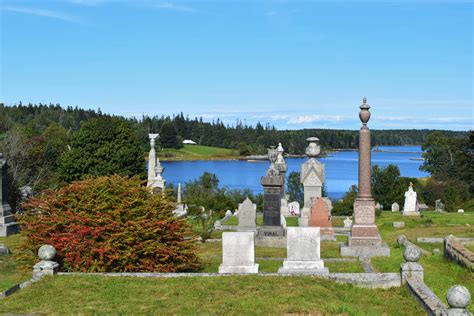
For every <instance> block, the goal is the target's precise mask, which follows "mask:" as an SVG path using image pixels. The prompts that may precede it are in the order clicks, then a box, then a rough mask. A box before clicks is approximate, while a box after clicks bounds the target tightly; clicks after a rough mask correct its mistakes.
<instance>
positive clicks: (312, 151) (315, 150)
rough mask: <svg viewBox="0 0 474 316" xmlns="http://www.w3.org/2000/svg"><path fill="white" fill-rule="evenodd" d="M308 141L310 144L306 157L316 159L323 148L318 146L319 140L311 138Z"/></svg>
mask: <svg viewBox="0 0 474 316" xmlns="http://www.w3.org/2000/svg"><path fill="white" fill-rule="evenodd" d="M306 141H307V142H308V147H306V155H307V156H308V157H309V158H316V157H317V156H318V155H319V153H320V152H321V148H320V147H319V144H318V142H319V138H317V137H309V138H307V139H306Z"/></svg>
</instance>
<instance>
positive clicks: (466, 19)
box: [0, 0, 474, 130]
mask: <svg viewBox="0 0 474 316" xmlns="http://www.w3.org/2000/svg"><path fill="white" fill-rule="evenodd" d="M0 18H1V41H0V44H1V49H0V52H1V55H0V59H1V65H0V66H1V69H0V70H1V71H0V72H1V77H0V80H1V82H0V102H4V103H6V104H13V103H18V102H19V101H22V102H23V103H28V102H32V103H37V102H43V103H50V102H51V103H60V104H62V105H64V106H67V105H72V106H76V105H77V106H79V107H83V108H94V109H97V108H101V110H102V111H103V112H107V113H113V114H118V115H124V116H141V115H142V114H148V115H155V114H158V115H161V114H165V115H167V114H173V113H178V112H184V113H185V114H189V115H190V116H191V117H194V116H202V117H203V118H204V119H205V120H209V121H210V120H215V119H217V118H221V119H222V120H223V121H224V122H226V123H230V124H232V123H234V122H235V121H236V119H237V118H239V119H241V120H245V121H246V122H247V123H252V124H254V123H256V122H257V121H261V122H269V123H271V124H274V125H275V126H277V127H278V128H280V129H286V128H288V129H299V128H311V127H314V128H349V129H356V128H358V127H359V126H360V122H359V120H358V106H359V105H360V103H361V100H362V97H363V96H367V98H368V101H369V102H368V103H369V104H370V105H371V106H372V109H371V110H372V119H371V121H370V122H369V125H370V126H371V127H372V128H379V129H380V128H384V129H387V128H435V129H455V130H468V129H472V128H473V107H474V105H473V34H472V33H473V2H472V1H458V0H445V1H442V0H398V1H397V0H393V1H389V0H379V1H375V0H373V1H351V0H334V1H329V0H328V1H276V0H275V1H263V0H262V1H250V0H247V1H224V0H222V1H217V0H215V1H158V0H156V1H153V0H135V1H131V0H128V1H127V0H122V1H120V0H116V1H114V0H109V1H107V0H62V1H60V0H57V1H48V0H42V1H38V0H36V1H22V0H16V1H9V0H0Z"/></svg>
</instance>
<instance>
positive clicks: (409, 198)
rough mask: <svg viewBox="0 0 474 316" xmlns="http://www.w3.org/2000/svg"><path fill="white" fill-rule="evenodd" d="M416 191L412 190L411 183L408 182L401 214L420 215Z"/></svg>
mask: <svg viewBox="0 0 474 316" xmlns="http://www.w3.org/2000/svg"><path fill="white" fill-rule="evenodd" d="M416 195H417V194H416V192H415V191H413V184H412V183H411V182H410V186H409V187H408V191H406V192H405V204H404V205H403V216H420V212H419V211H418V208H417V201H416Z"/></svg>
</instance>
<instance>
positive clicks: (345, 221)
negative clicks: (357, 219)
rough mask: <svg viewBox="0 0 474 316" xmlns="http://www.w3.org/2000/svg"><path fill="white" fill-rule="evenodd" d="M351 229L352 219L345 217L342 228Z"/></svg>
mask: <svg viewBox="0 0 474 316" xmlns="http://www.w3.org/2000/svg"><path fill="white" fill-rule="evenodd" d="M351 227H352V219H350V218H349V217H346V219H345V220H344V228H351Z"/></svg>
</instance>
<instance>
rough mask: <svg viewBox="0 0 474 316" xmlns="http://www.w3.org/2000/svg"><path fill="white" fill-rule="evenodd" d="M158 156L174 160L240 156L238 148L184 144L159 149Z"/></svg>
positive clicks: (234, 157) (222, 158)
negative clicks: (180, 146) (177, 146)
mask: <svg viewBox="0 0 474 316" xmlns="http://www.w3.org/2000/svg"><path fill="white" fill-rule="evenodd" d="M157 154H158V157H159V158H160V159H161V160H163V161H172V160H226V159H237V158H238V157H239V155H238V152H237V151H236V150H232V149H227V148H218V147H209V146H200V145H184V147H183V148H180V149H174V148H166V149H163V150H162V151H158V153H157Z"/></svg>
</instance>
